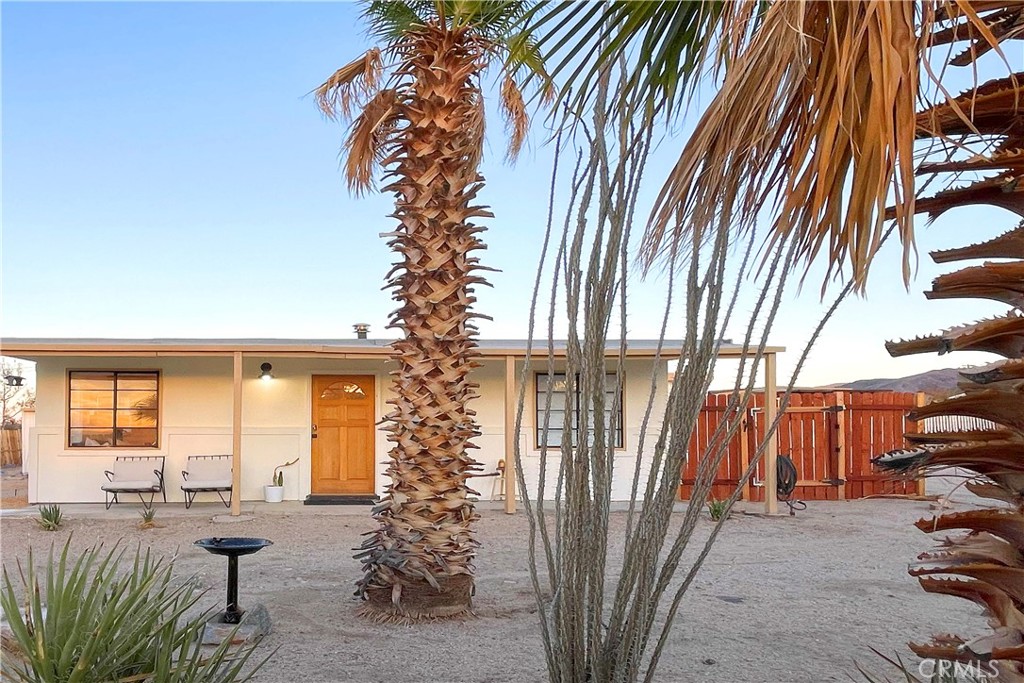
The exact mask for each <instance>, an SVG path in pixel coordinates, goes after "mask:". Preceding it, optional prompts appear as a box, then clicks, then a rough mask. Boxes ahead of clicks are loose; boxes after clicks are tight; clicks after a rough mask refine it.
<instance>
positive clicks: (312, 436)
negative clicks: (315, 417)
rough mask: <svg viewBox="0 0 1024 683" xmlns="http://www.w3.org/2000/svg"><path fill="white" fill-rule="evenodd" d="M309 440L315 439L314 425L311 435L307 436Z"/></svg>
mask: <svg viewBox="0 0 1024 683" xmlns="http://www.w3.org/2000/svg"><path fill="white" fill-rule="evenodd" d="M309 438H311V439H315V438H316V425H313V433H312V434H310V435H309Z"/></svg>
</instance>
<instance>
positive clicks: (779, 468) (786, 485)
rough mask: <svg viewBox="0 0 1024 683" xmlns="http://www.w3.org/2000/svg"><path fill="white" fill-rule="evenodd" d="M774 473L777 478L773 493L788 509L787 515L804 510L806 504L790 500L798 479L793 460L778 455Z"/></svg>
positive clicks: (786, 456)
mask: <svg viewBox="0 0 1024 683" xmlns="http://www.w3.org/2000/svg"><path fill="white" fill-rule="evenodd" d="M775 471H776V476H777V478H778V482H777V484H776V486H775V491H776V493H778V496H779V500H781V501H782V502H783V503H785V504H786V506H787V507H789V514H790V515H795V514H796V511H797V510H806V509H807V503H805V502H804V501H802V500H791V499H790V496H792V495H793V491H795V490H796V482H797V481H798V479H799V477H798V475H797V471H796V465H794V464H793V460H792V459H791V458H790V457H789V456H788V455H782V454H781V453H780V454H779V456H778V459H777V460H776V461H775Z"/></svg>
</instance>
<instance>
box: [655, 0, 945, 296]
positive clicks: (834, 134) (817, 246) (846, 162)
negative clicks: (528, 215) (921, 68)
mask: <svg viewBox="0 0 1024 683" xmlns="http://www.w3.org/2000/svg"><path fill="white" fill-rule="evenodd" d="M921 21H922V22H925V23H927V22H928V21H929V18H928V17H922V18H921ZM917 26H918V24H917V23H916V21H915V16H914V4H913V3H910V2H886V1H883V0H878V1H864V2H849V3H847V2H811V3H801V2H781V3H776V4H774V5H772V7H771V8H770V9H769V11H768V12H767V14H766V15H765V18H764V23H763V24H762V25H761V26H760V28H759V29H758V31H757V32H756V34H755V36H754V38H753V39H752V42H751V44H750V45H749V46H748V48H747V49H746V50H745V51H744V53H743V55H742V56H740V57H739V58H738V59H737V60H736V61H735V62H734V63H733V64H732V65H731V67H730V68H729V70H728V71H727V73H726V77H725V82H724V84H723V87H722V90H721V91H720V92H719V94H718V96H717V97H716V98H715V100H714V101H713V102H712V104H711V105H710V107H709V108H708V111H707V112H706V113H705V115H704V116H703V118H702V119H701V121H700V123H699V124H698V126H697V129H696V131H695V132H694V134H693V136H692V137H691V138H690V140H689V142H688V143H687V145H686V147H685V148H684V150H683V153H682V156H681V157H680V159H679V162H678V163H677V164H676V167H675V168H674V169H673V171H672V174H671V176H670V177H669V179H668V181H667V183H666V185H665V186H664V188H663V189H662V192H661V194H660V196H659V198H658V201H657V205H656V208H655V211H654V213H653V215H652V221H651V225H650V227H649V229H648V232H647V234H646V235H645V239H644V245H643V246H644V254H645V258H646V262H647V264H648V265H650V263H651V262H652V261H653V259H654V258H655V257H656V256H657V255H658V254H660V253H662V252H663V251H665V250H666V249H668V248H671V250H673V251H674V250H675V249H677V248H678V246H679V245H680V243H685V242H686V241H687V240H688V239H690V238H691V237H692V235H693V234H700V233H701V231H702V229H703V228H706V227H707V226H709V225H711V224H712V223H713V222H715V221H717V220H729V221H732V222H734V223H735V224H736V225H737V226H738V231H739V232H740V233H743V232H745V231H747V230H749V229H751V228H752V227H753V225H754V221H755V219H756V218H757V215H758V213H759V212H761V211H762V208H763V207H764V206H765V205H767V206H768V207H770V209H771V215H772V219H773V226H772V234H771V237H770V238H769V239H770V241H771V242H772V243H774V242H778V241H783V240H792V241H793V242H794V243H795V248H796V251H797V255H798V256H799V257H801V258H803V259H804V260H806V261H807V262H810V261H811V260H812V259H814V257H815V256H817V255H818V254H819V253H820V252H822V251H824V250H827V254H828V256H829V262H830V264H831V265H832V267H841V266H842V265H843V264H844V263H846V262H847V261H849V262H850V264H851V266H852V271H853V278H854V280H855V281H856V283H857V285H858V286H863V284H864V278H865V277H866V273H867V267H868V263H869V262H870V260H871V258H872V256H874V254H875V252H876V251H877V249H878V247H879V245H880V243H881V239H882V235H883V227H884V225H883V221H884V215H885V203H886V196H887V193H888V192H892V193H893V194H894V195H895V198H896V205H897V207H899V208H898V209H897V212H896V216H895V219H896V221H897V224H898V225H899V229H900V234H901V237H902V239H903V243H904V245H906V247H907V250H908V252H907V253H908V254H909V250H910V249H911V248H912V244H913V222H912V216H913V209H914V202H913V199H914V190H915V186H914V178H913V176H914V173H913V145H914V135H915V132H916V118H915V101H916V98H917V96H918V75H917V74H918V71H917V70H918V65H919V64H920V59H921V56H922V53H923V50H924V47H925V41H924V40H921V39H918V38H917V37H916V36H915V28H916V27H917ZM680 216H681V219H680ZM688 235H689V237H688ZM908 264H909V258H907V259H905V267H904V274H905V276H907V277H909V265H908ZM831 275H832V273H831V272H830V273H829V274H828V275H827V277H831Z"/></svg>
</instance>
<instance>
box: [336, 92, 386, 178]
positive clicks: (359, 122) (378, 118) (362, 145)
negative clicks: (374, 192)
mask: <svg viewBox="0 0 1024 683" xmlns="http://www.w3.org/2000/svg"><path fill="white" fill-rule="evenodd" d="M398 97H399V94H398V92H397V91H396V90H395V89H394V88H386V89H384V90H381V91H379V92H378V93H377V94H376V95H375V96H374V97H373V99H371V100H370V101H369V102H367V103H366V105H365V106H364V107H363V111H362V112H361V113H360V114H359V116H357V117H356V119H355V121H353V122H352V127H351V129H350V130H349V134H348V138H347V139H346V140H345V149H344V152H343V154H344V157H345V178H346V180H348V186H349V189H350V190H351V191H352V192H353V193H354V194H356V195H360V194H362V193H364V192H366V191H367V190H369V189H371V188H372V187H373V178H374V173H375V171H376V170H377V167H378V166H379V165H380V162H381V160H382V159H383V156H384V154H385V150H386V149H387V143H388V142H389V141H390V139H391V133H392V132H393V131H394V130H395V126H396V124H397V110H396V107H395V105H396V103H397V100H398Z"/></svg>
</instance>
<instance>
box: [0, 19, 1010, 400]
mask: <svg viewBox="0 0 1024 683" xmlns="http://www.w3.org/2000/svg"><path fill="white" fill-rule="evenodd" d="M0 10H2V15H0V22H2V60H3V62H2V77H3V79H2V97H3V100H2V107H3V156H2V161H3V181H2V189H3V209H2V219H3V235H2V248H3V255H2V266H3V274H2V286H3V291H2V306H3V309H2V320H0V323H2V334H3V336H61V337H87V336H107V337H155V336H175V337H187V336H196V337H243V336H266V337H349V336H351V334H352V331H351V325H352V324H353V323H356V322H368V323H370V324H371V325H372V329H373V333H375V334H376V335H378V336H393V333H389V332H388V331H386V330H385V329H384V325H385V324H386V320H387V316H388V313H389V312H390V311H391V310H392V309H393V308H394V304H393V302H392V301H391V300H390V298H389V295H388V294H387V293H386V292H383V291H381V285H382V284H383V282H382V280H383V276H384V274H385V273H386V272H387V271H388V269H389V264H390V262H391V257H390V254H389V252H388V249H387V247H386V245H385V243H384V240H382V239H380V238H379V237H378V233H381V232H385V231H388V230H390V229H391V225H390V222H389V219H387V218H386V215H387V214H388V213H389V212H390V201H389V199H388V198H387V197H383V196H373V195H371V196H369V197H363V198H354V197H352V196H350V195H349V194H348V193H347V191H346V189H345V186H344V183H343V182H342V179H341V173H340V171H339V167H338V161H339V159H338V150H339V147H340V143H341V139H342V134H343V128H342V127H340V126H339V125H338V124H332V123H328V122H326V121H324V120H323V119H322V118H321V117H320V115H319V114H318V113H317V111H316V109H315V106H314V103H313V101H312V99H311V98H310V97H308V96H306V93H308V92H309V91H310V90H311V89H312V88H313V87H315V86H316V85H318V84H319V83H320V82H321V81H322V80H323V79H324V78H325V77H326V76H328V75H329V74H330V73H332V71H333V70H334V69H336V68H337V67H338V66H341V65H342V64H344V63H346V62H348V61H349V60H350V59H352V58H353V57H355V56H357V55H358V54H360V53H361V52H362V51H363V50H365V49H366V48H367V47H368V46H369V43H368V40H367V38H366V36H365V35H364V33H363V29H362V26H361V25H360V22H359V19H358V6H357V5H353V4H333V3H332V4H327V3H322V4H321V3H240V2H239V3H218V4H215V3H175V4H172V3H121V2H116V3H95V4H92V3H52V4H51V3H35V2H33V3H4V4H3V5H2V8H0ZM994 72H995V73H998V68H997V69H995V71H994ZM492 109H493V107H492ZM489 127H490V131H491V133H492V134H493V137H492V139H491V140H490V143H489V149H488V151H489V154H488V157H487V158H486V160H485V163H484V168H483V173H484V175H485V176H486V178H487V187H486V189H485V191H484V193H483V195H482V196H481V199H482V201H484V203H487V204H490V205H491V207H492V209H493V211H494V213H495V215H496V217H495V219H494V220H492V221H490V222H489V227H490V230H489V231H488V232H487V233H486V234H485V235H484V239H485V240H486V242H487V243H488V245H489V249H488V250H487V251H486V252H484V253H483V254H482V257H483V259H484V260H485V262H486V263H487V264H488V265H490V266H492V267H495V268H499V269H501V271H502V272H501V273H494V274H492V275H491V276H490V280H491V282H492V283H493V285H494V288H493V289H482V290H481V291H480V292H479V308H480V310H481V311H482V312H484V313H487V314H489V315H491V316H493V317H494V319H495V320H494V322H493V323H488V322H486V321H483V322H482V323H481V330H482V335H483V336H485V337H492V338H495V337H522V336H524V334H525V329H526V319H527V310H528V304H529V291H530V286H531V284H532V280H533V273H534V270H535V264H536V262H537V258H538V255H539V244H540V239H541V236H542V234H543V228H544V221H545V215H546V202H547V191H548V190H547V186H548V176H549V173H550V166H551V158H552V153H551V150H550V147H549V146H547V145H545V141H546V139H547V134H546V132H545V131H544V130H542V129H540V128H539V127H537V128H536V129H535V134H534V135H533V137H532V139H531V147H530V149H529V150H527V152H526V153H525V154H524V155H523V157H522V158H521V159H520V161H519V163H518V165H517V166H516V167H514V168H510V167H509V166H507V165H506V164H505V163H504V154H503V152H504V146H503V141H502V139H501V137H500V135H498V133H500V131H501V129H502V125H501V123H500V121H499V120H497V119H495V120H493V121H491V122H490V126H489ZM686 127H687V124H686V123H685V122H684V124H683V125H682V126H680V130H679V131H670V132H668V133H666V137H665V139H664V140H663V141H662V142H661V144H660V147H659V151H658V152H657V153H656V154H655V156H654V159H653V160H652V163H651V167H650V170H649V171H648V174H647V175H648V188H649V190H650V191H651V192H652V193H653V192H654V191H656V190H657V188H658V186H659V183H660V180H661V179H662V178H663V177H664V175H665V173H666V172H667V169H668V168H669V167H670V165H671V163H672V162H673V161H674V160H675V157H676V155H677V153H678V150H679V149H680V148H681V145H682V141H683V137H682V136H683V131H685V129H686ZM1013 224H1014V221H1013V219H1012V217H1010V215H1009V214H1007V213H1005V212H1001V211H998V210H994V209H993V210H986V209H975V210H971V209H967V210H961V211H959V212H954V213H952V214H950V215H949V217H947V218H943V219H941V220H940V221H939V222H937V223H936V224H935V225H934V226H932V227H929V228H926V229H924V228H923V229H922V230H921V232H920V236H919V241H920V244H921V245H922V246H923V247H924V249H923V250H922V255H923V251H926V250H927V249H932V248H944V247H948V246H957V245H962V244H965V243H968V242H973V241H978V240H980V239H985V238H987V237H990V236H994V235H995V234H997V233H999V232H1001V231H1003V230H1005V229H1008V228H1010V227H1011V226H1012V225H1013ZM895 246H896V245H891V246H890V247H889V249H888V250H887V252H886V253H885V254H883V256H882V257H881V259H880V260H879V262H878V263H877V264H876V271H875V275H874V276H873V278H872V281H871V287H870V290H869V297H868V299H867V300H857V301H850V302H849V303H848V304H847V305H846V306H845V308H844V309H842V310H841V312H840V314H839V318H838V319H837V320H836V321H835V322H834V323H833V324H832V325H831V327H830V328H829V330H828V333H827V334H826V335H825V337H824V338H823V340H822V342H821V346H820V347H819V348H818V350H817V351H815V352H814V354H813V355H812V358H811V362H810V364H809V366H808V368H807V370H806V371H805V374H804V375H803V376H802V380H803V381H802V383H825V382H834V381H841V380H852V379H857V378H859V377H872V376H890V377H893V376H901V375H906V374H911V373H913V372H918V371H921V370H924V369H929V368H933V367H949V366H956V365H959V364H962V363H967V362H983V361H985V360H986V358H985V357H983V356H980V355H979V356H977V357H976V358H973V357H971V356H967V355H960V356H955V357H951V358H949V359H944V358H934V357H921V358H908V359H897V360H892V359H889V358H888V355H887V354H886V353H885V351H884V349H883V348H882V344H883V342H884V340H886V339H890V338H894V337H899V336H911V335H916V334H923V333H928V332H932V331H936V330H938V329H940V328H943V327H948V326H950V325H953V324H958V323H961V322H965V321H967V320H968V319H974V318H977V317H979V316H981V315H990V314H993V313H995V312H998V311H1000V310H1001V308H1000V307H999V306H997V305H988V304H979V303H975V302H967V303H951V302H932V303H926V302H925V301H924V298H923V296H922V295H921V294H920V292H921V290H922V289H924V288H926V286H927V283H928V282H929V281H930V280H931V278H932V277H934V276H935V275H936V274H938V273H939V272H942V270H949V268H948V267H947V268H943V269H938V268H935V267H934V266H932V264H931V263H930V262H929V261H927V260H922V267H921V269H920V271H919V272H918V276H917V279H916V280H915V282H914V283H913V284H912V287H911V291H910V293H907V292H906V291H905V290H904V289H903V286H902V282H901V279H900V275H899V267H898V261H899V255H898V249H896V248H895ZM658 292H660V289H659V288H658V287H655V286H653V285H651V286H646V287H645V286H639V285H638V288H637V289H636V290H635V294H634V295H633V299H632V303H633V305H634V309H633V318H632V323H631V326H630V335H631V336H634V337H651V336H656V334H657V330H658V326H659V322H660V319H659V311H660V308H661V301H660V294H659V293H658ZM821 310H822V306H821V304H820V303H819V299H818V291H817V286H816V285H815V286H810V287H808V288H807V290H806V291H805V292H803V293H801V294H800V295H799V297H798V298H792V299H790V300H789V301H788V302H787V310H786V313H785V314H784V315H783V318H782V319H781V320H780V322H779V324H778V326H777V328H776V332H775V334H774V335H773V337H772V340H773V342H774V343H777V344H782V345H786V346H788V347H790V348H792V349H796V348H797V347H800V346H802V344H803V342H804V340H805V339H806V338H807V336H808V335H809V334H810V332H811V329H812V328H813V325H814V322H815V320H816V318H817V316H818V315H819V314H820V312H821ZM741 312H742V311H741ZM734 334H737V335H738V334H739V330H738V329H737V330H736V331H735V332H734ZM795 355H796V354H795V353H791V354H788V356H790V358H789V359H783V361H782V363H781V367H782V369H783V371H785V370H786V369H787V368H788V367H789V365H790V364H791V362H792V361H794V360H795Z"/></svg>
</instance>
